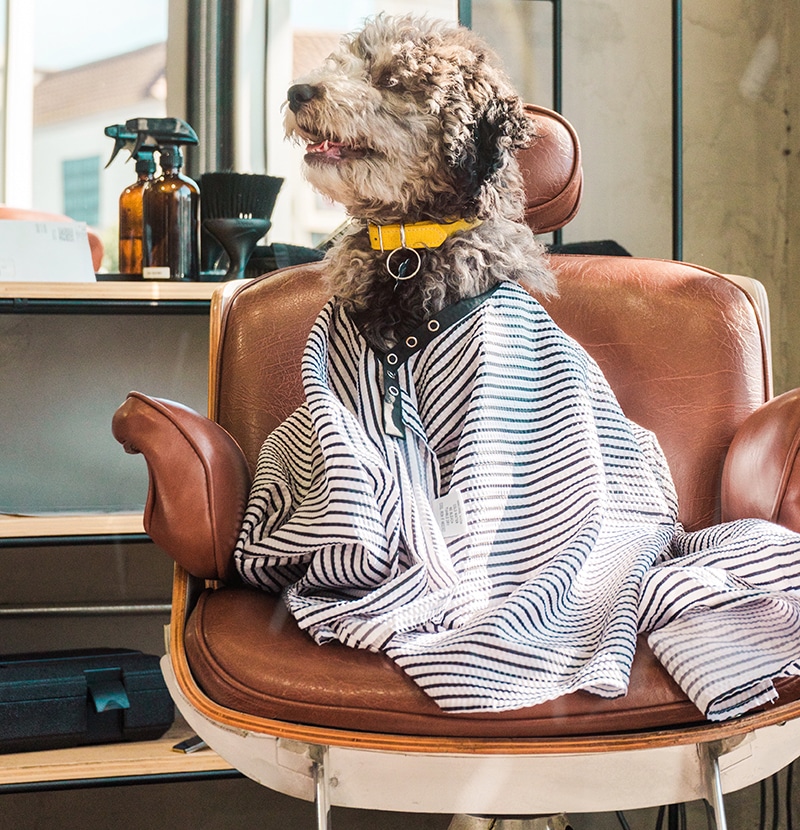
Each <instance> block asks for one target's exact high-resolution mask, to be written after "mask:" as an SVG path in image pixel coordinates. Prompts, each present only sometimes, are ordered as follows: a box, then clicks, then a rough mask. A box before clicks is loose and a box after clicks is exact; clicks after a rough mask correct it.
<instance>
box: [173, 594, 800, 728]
mask: <svg viewBox="0 0 800 830" xmlns="http://www.w3.org/2000/svg"><path fill="white" fill-rule="evenodd" d="M185 642H186V656H187V658H188V660H189V665H190V667H191V670H192V673H193V675H194V677H195V680H196V681H197V682H198V685H199V686H200V687H201V689H202V690H203V691H204V692H205V694H206V695H208V696H209V697H210V698H211V699H212V700H214V701H216V702H217V703H218V704H221V705H223V706H225V707H227V708H230V709H233V710H236V711H239V712H244V713H246V714H249V715H255V716H258V717H264V718H269V719H274V720H283V721H291V722H294V723H305V724H308V725H313V726H323V727H332V728H338V729H352V730H358V731H368V732H391V733H397V734H403V735H425V736H438V737H442V736H452V737H483V738H487V737H563V736H580V735H592V734H601V733H603V734H609V733H623V732H639V731H642V730H649V729H655V728H659V727H664V726H674V725H692V724H699V723H703V722H704V718H703V716H702V714H701V713H700V712H699V710H698V709H697V708H696V707H695V706H694V704H692V703H691V702H690V701H689V700H688V698H687V697H686V696H685V695H684V694H683V692H682V691H681V690H680V688H679V687H678V686H677V684H676V683H675V682H674V681H673V680H672V678H671V677H670V676H669V675H668V674H667V673H666V672H665V671H664V669H663V668H662V667H661V665H660V663H658V661H657V660H656V659H655V657H654V656H653V654H652V652H651V651H650V649H649V647H648V646H647V643H646V642H645V640H644V638H640V641H639V644H638V648H637V653H636V658H635V660H634V664H633V670H632V675H631V683H630V688H629V691H628V694H627V695H625V696H624V697H620V698H615V699H612V700H608V699H605V698H600V697H597V696H596V695H593V694H589V693H587V692H576V693H574V694H570V695H565V696H564V697H561V698H559V699H557V700H553V701H549V702H547V703H543V704H540V705H538V706H533V707H530V708H527V709H519V710H516V711H511V712H499V713H494V712H492V713H482V714H467V715H457V714H450V713H445V712H442V711H441V710H440V709H439V708H438V707H437V706H436V704H435V703H434V702H433V701H432V700H430V699H429V698H428V697H427V696H426V695H425V694H424V693H423V692H422V691H421V690H420V689H419V688H418V687H417V686H416V685H415V684H414V683H413V682H412V681H411V680H410V679H409V678H407V677H406V676H405V674H404V673H403V672H402V671H401V670H400V669H398V668H397V667H396V666H395V664H394V663H392V662H391V661H390V660H389V659H387V658H386V657H384V656H383V655H381V654H375V653H372V652H368V651H362V650H358V649H351V648H348V647H346V646H343V645H340V644H338V643H329V644H326V645H324V646H319V645H317V644H316V643H314V641H313V640H312V639H311V638H310V637H309V636H308V635H307V634H306V633H305V632H303V631H301V630H300V629H299V628H298V626H297V625H296V623H295V622H294V620H293V619H292V618H291V617H290V616H289V614H288V612H287V610H286V607H285V605H284V604H283V603H282V602H281V600H280V599H278V598H276V597H274V596H271V595H269V594H265V593H262V592H260V591H256V590H253V589H250V588H221V589H218V590H209V591H206V592H205V593H204V594H202V595H201V597H200V600H199V602H198V605H197V607H196V608H195V610H194V611H193V613H192V615H191V617H190V619H189V621H188V623H187V631H186V640H185ZM783 691H784V692H785V693H786V694H788V695H789V697H791V696H792V695H794V696H795V697H796V696H800V679H797V678H793V679H791V680H788V681H783Z"/></svg>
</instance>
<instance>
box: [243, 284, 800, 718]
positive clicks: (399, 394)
mask: <svg viewBox="0 0 800 830" xmlns="http://www.w3.org/2000/svg"><path fill="white" fill-rule="evenodd" d="M302 379H303V384H304V389H305V395H306V401H305V403H304V404H303V405H302V406H300V407H299V408H298V409H297V410H296V411H295V412H294V413H293V414H292V415H291V416H290V417H289V418H288V419H287V420H286V421H285V422H284V423H283V424H281V425H280V426H279V427H278V428H277V429H275V430H274V431H273V432H272V433H271V434H270V436H269V437H268V438H267V440H266V442H265V443H264V445H263V447H262V450H261V453H260V456H259V460H258V465H257V470H256V475H255V478H254V482H253V488H252V492H251V496H250V502H249V505H248V509H247V511H246V515H245V518H244V523H243V528H242V531H241V535H240V538H239V540H238V543H237V547H236V554H235V558H236V564H237V568H238V570H239V573H240V574H241V576H242V577H243V579H244V580H245V581H246V582H247V583H249V584H251V585H255V586H258V587H260V588H263V589H265V590H268V591H273V592H283V594H284V597H285V600H286V603H287V605H288V607H289V610H290V612H291V613H292V615H293V616H294V617H295V618H296V620H297V622H298V624H299V625H300V626H301V628H303V629H305V630H306V631H308V632H309V633H310V634H311V635H312V636H313V637H314V638H315V640H316V641H317V642H319V643H325V642H328V641H332V640H337V641H340V642H342V643H344V644H346V645H348V646H352V647H357V648H365V649H371V650H375V651H382V652H384V653H385V654H387V655H388V656H389V657H391V658H392V659H393V660H394V661H395V662H396V663H397V664H398V665H399V666H401V667H402V668H403V670H404V671H405V672H406V673H407V674H408V675H409V676H410V677H411V678H413V680H414V681H415V682H416V683H417V684H418V685H419V686H420V687H421V688H422V689H423V690H424V691H425V692H426V693H427V694H428V695H430V696H431V697H432V698H433V699H434V700H435V701H436V702H437V703H438V704H439V706H440V707H441V708H442V709H444V710H448V711H454V712H457V711H461V712H467V711H480V710H483V711H500V710H508V709H516V708H522V707H527V706H532V705H534V704H537V703H541V702H544V701H546V700H549V699H552V698H555V697H558V696H560V695H563V694H566V693H568V692H573V691H576V690H578V689H583V690H587V691H589V692H593V693H595V694H598V695H602V696H606V697H613V696H619V695H622V694H624V693H625V691H626V689H627V683H628V677H629V672H630V667H631V662H632V660H633V654H634V650H635V643H636V635H637V633H638V631H640V630H645V631H648V632H650V635H649V638H650V643H651V646H652V647H653V650H654V652H655V653H656V655H657V657H658V658H659V659H660V660H661V661H662V662H663V663H664V665H665V666H666V668H667V669H668V670H669V671H670V673H671V674H672V675H673V677H675V679H676V680H677V681H678V683H679V684H680V685H681V686H682V688H683V689H684V691H685V692H686V693H687V694H688V695H689V697H690V698H691V699H692V700H693V701H694V702H695V703H696V704H697V706H698V707H699V708H700V709H701V710H702V711H703V712H705V713H706V715H707V717H709V718H711V719H722V718H727V717H731V716H734V715H737V714H740V713H741V712H744V711H746V710H747V709H749V708H752V707H753V706H755V705H758V704H761V703H763V702H765V701H769V700H772V699H774V697H775V696H776V695H775V690H774V687H773V683H772V679H773V678H774V677H777V676H780V675H786V674H796V673H800V666H798V658H800V591H798V589H800V564H799V560H800V536H798V535H796V534H794V533H791V532H789V531H786V530H784V529H782V528H780V527H777V526H775V525H771V524H769V523H766V522H761V521H755V520H753V521H749V520H748V521H740V522H735V523H731V524H727V525H721V526H719V527H714V528H710V529H708V530H703V531H698V532H695V533H688V534H687V533H685V532H684V531H683V529H682V528H681V526H680V525H679V524H678V522H677V519H676V516H677V504H676V496H675V492H674V488H673V485H672V482H671V479H670V475H669V471H668V469H667V465H666V462H665V460H664V457H663V455H662V453H661V450H660V449H659V447H658V445H657V443H656V441H655V439H654V437H653V435H652V434H651V433H649V432H647V431H646V430H644V429H642V428H640V427H639V426H637V425H636V424H634V423H632V422H631V421H629V420H628V419H627V418H626V417H625V416H624V415H623V413H622V411H621V410H620V407H619V405H618V403H617V401H616V399H615V397H614V394H613V392H612V391H611V389H610V388H609V386H608V384H607V382H606V381H605V379H604V377H603V375H602V373H601V372H600V370H599V368H598V367H597V365H596V364H595V363H594V361H593V360H592V359H591V358H590V357H589V356H588V355H587V353H586V352H585V351H584V350H583V349H582V348H581V347H580V346H579V345H578V344H577V343H575V342H574V341H573V340H572V339H571V338H569V337H568V336H567V335H566V334H564V333H563V332H562V331H561V330H560V329H559V328H558V327H557V326H556V325H555V324H554V323H553V321H552V320H551V319H550V317H549V316H548V315H547V313H546V312H545V311H544V309H543V308H542V307H541V306H540V305H539V304H538V303H537V302H536V301H535V300H534V299H532V298H531V297H530V295H529V294H528V293H527V292H526V291H525V290H524V289H522V288H521V287H519V286H517V285H513V284H503V285H501V286H498V287H496V288H494V289H492V290H491V291H489V292H487V293H486V294H485V295H482V296H481V297H478V298H475V299H472V300H466V301H463V302H461V303H458V304H456V305H455V306H451V307H449V308H447V309H445V310H444V311H442V312H441V313H440V314H438V315H436V316H435V317H434V318H432V319H431V320H429V321H428V322H427V324H426V325H423V326H421V327H420V328H419V329H418V330H417V331H415V332H414V333H413V334H412V335H411V336H410V337H408V338H407V339H406V341H405V342H404V343H402V344H401V345H399V346H398V347H397V348H395V349H394V350H393V351H392V352H389V353H388V354H379V353H377V352H376V351H374V350H373V349H372V348H370V347H369V346H368V345H367V343H366V342H365V340H364V339H363V338H362V337H361V336H360V334H359V332H358V329H357V327H356V326H355V325H354V323H353V322H352V320H351V319H350V318H349V316H348V315H347V314H346V313H345V312H344V311H343V309H342V308H341V307H340V306H339V305H338V304H336V303H335V302H333V301H332V302H331V303H329V304H328V305H327V306H326V307H325V308H324V309H323V311H322V312H321V314H320V316H319V317H318V319H317V321H316V323H315V325H314V327H313V329H312V331H311V333H310V336H309V339H308V342H307V345H306V349H305V352H304V356H303V361H302Z"/></svg>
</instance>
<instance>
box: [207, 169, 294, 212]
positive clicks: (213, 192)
mask: <svg viewBox="0 0 800 830" xmlns="http://www.w3.org/2000/svg"><path fill="white" fill-rule="evenodd" d="M198 184H199V185H200V211H201V215H202V218H203V219H214V218H253V219H269V218H270V217H271V216H272V211H273V209H274V208H275V200H276V199H277V198H278V193H279V191H280V189H281V185H282V184H283V179H281V178H278V177H277V176H264V175H259V174H256V173H229V172H216V173H203V175H202V176H200V181H199V182H198Z"/></svg>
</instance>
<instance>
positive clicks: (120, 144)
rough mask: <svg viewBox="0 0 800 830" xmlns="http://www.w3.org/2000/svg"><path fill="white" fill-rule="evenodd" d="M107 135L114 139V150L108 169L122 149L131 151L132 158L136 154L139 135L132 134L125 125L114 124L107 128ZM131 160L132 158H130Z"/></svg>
mask: <svg viewBox="0 0 800 830" xmlns="http://www.w3.org/2000/svg"><path fill="white" fill-rule="evenodd" d="M105 134H106V135H107V136H108V137H109V138H113V139H114V150H113V152H112V153H111V158H110V159H109V160H108V162H107V164H106V167H108V166H109V165H110V164H111V162H112V161H114V159H115V158H116V157H117V154H118V153H119V151H120V150H122V149H127V150H130V151H131V156H132V155H134V153H135V149H134V148H135V146H136V139H137V135H136V133H134V132H131V131H130V130H129V129H128V128H127V127H126V126H125V125H124V124H112V125H111V126H109V127H106V128H105ZM128 158H130V156H129V157H128Z"/></svg>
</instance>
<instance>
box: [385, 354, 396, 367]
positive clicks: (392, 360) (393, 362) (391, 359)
mask: <svg viewBox="0 0 800 830" xmlns="http://www.w3.org/2000/svg"><path fill="white" fill-rule="evenodd" d="M386 362H387V363H388V364H389V365H390V366H396V365H397V355H396V354H394V353H390V354H387V355H386Z"/></svg>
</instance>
